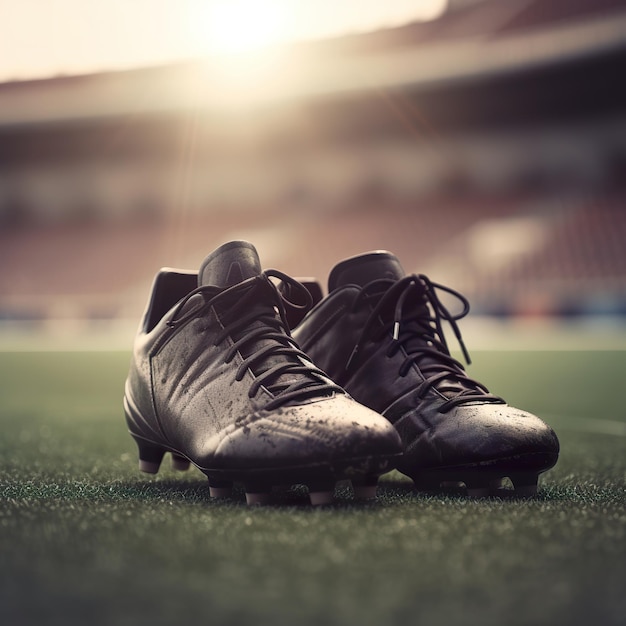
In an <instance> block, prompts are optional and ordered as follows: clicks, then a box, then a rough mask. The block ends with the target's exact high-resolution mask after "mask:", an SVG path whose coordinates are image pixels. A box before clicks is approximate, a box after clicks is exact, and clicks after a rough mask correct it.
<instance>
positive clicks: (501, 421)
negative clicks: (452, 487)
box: [398, 404, 559, 470]
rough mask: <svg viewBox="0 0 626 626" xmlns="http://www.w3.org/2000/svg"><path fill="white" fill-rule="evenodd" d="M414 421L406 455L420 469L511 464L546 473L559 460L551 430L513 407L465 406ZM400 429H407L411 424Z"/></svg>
mask: <svg viewBox="0 0 626 626" xmlns="http://www.w3.org/2000/svg"><path fill="white" fill-rule="evenodd" d="M410 417H412V418H413V419H411V421H410V423H411V428H413V429H414V433H413V437H412V438H411V441H410V442H406V435H407V433H406V432H405V436H404V437H403V438H404V439H405V443H408V445H407V456H409V457H411V458H412V459H413V460H414V461H416V462H417V463H419V464H420V465H449V466H452V465H461V464H470V463H471V464H477V463H489V462H494V461H499V460H502V461H505V460H506V461H508V462H509V463H510V464H511V465H512V466H515V465H516V464H517V465H519V466H520V467H522V466H524V467H528V466H529V465H530V466H533V465H536V469H538V470H542V469H548V468H549V467H551V466H552V465H554V463H555V462H556V459H557V458H558V453H559V441H558V438H557V436H556V434H555V432H554V431H553V430H552V428H550V427H549V426H548V425H547V424H546V423H545V422H543V420H541V419H540V418H539V417H537V416H536V415H533V414H531V413H528V412H526V411H522V410H520V409H516V408H514V407H511V406H509V405H502V404H477V405H462V406H459V407H456V408H455V409H453V410H452V411H450V412H448V413H437V412H435V411H433V412H432V413H430V414H429V415H426V416H424V415H421V416H416V415H413V416H410ZM420 421H421V424H420V423H419V422H420ZM398 426H399V429H402V428H403V427H404V428H405V429H406V426H407V423H406V422H405V424H398ZM409 430H410V429H409ZM409 436H410V435H409Z"/></svg>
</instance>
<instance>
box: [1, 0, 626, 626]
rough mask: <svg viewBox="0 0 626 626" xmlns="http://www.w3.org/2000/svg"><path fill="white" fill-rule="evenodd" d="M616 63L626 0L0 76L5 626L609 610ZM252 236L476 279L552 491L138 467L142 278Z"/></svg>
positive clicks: (586, 617)
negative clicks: (372, 487) (258, 484)
mask: <svg viewBox="0 0 626 626" xmlns="http://www.w3.org/2000/svg"><path fill="white" fill-rule="evenodd" d="M149 1H150V0H146V2H149ZM190 1H191V0H190ZM62 4H63V3H62V2H60V1H59V2H57V3H55V11H56V10H57V7H58V6H61V5H62ZM140 4H141V3H139V0H137V1H136V3H134V4H133V6H134V7H135V8H136V7H137V6H138V5H140ZM155 4H159V5H160V6H164V5H165V4H166V3H156V2H155ZM182 4H183V3H180V6H182ZM187 4H188V3H187ZM198 4H201V3H200V2H199V3H198ZM302 4H303V5H304V4H306V3H304V2H303V3H302ZM100 5H102V6H104V3H96V2H93V3H84V4H83V3H79V2H76V3H75V4H74V5H73V6H74V7H79V6H80V7H83V6H88V8H89V9H93V7H95V6H100ZM121 5H122V3H121V2H120V3H118V5H116V6H118V7H119V6H121ZM416 5H417V3H416ZM13 6H17V5H11V7H12V8H13ZM41 6H43V3H41V4H40V3H37V2H33V3H32V6H31V11H33V13H37V11H38V10H39V9H40V7H41ZM64 6H67V3H66V4H65V5H64ZM106 6H107V9H106V10H108V7H109V4H108V3H107V5H106ZM128 6H131V3H128ZM141 6H146V5H145V4H141ZM178 6H179V4H178V3H177V7H178ZM250 6H252V3H250ZM285 6H287V4H285ZM289 6H291V5H289ZM298 6H300V5H298ZM337 6H340V3H337ZM368 6H370V7H371V6H373V4H370V5H368ZM32 7H35V9H33V8H32ZM5 8H6V5H5V6H3V5H2V4H0V18H2V16H3V10H4V11H5V15H6V10H5ZM317 8H318V3H315V9H316V10H317ZM124 10H125V8H124ZM72 17H73V18H74V19H76V16H72ZM62 19H63V18H62V17H59V21H62ZM68 19H69V18H68ZM242 19H244V18H243V17H242ZM131 21H132V20H131ZM8 22H10V20H8ZM8 22H7V23H8ZM55 26H57V25H51V29H53V28H54V27H55ZM97 26H100V24H97ZM125 26H126V25H125ZM135 26H136V25H135V24H132V23H131V24H130V26H129V28H131V30H132V29H133V28H134V27H135ZM79 28H82V24H79ZM103 28H104V27H103ZM105 35H106V36H107V37H111V38H112V39H113V40H114V39H115V33H109V32H108V31H106V32H105ZM57 36H58V35H57ZM3 41H4V40H3V39H1V38H0V61H2V59H3V57H2V54H3V53H2V44H3ZM5 49H6V46H5ZM0 66H1V63H0ZM625 76H626V0H551V1H550V2H541V1H540V0H449V2H448V4H447V9H446V10H445V11H443V12H442V13H441V15H439V17H437V18H435V19H432V20H431V21H423V22H414V23H408V24H405V25H401V26H394V27H391V26H390V27H386V28H379V29H378V30H374V31H371V32H362V33H359V34H352V35H345V36H341V37H339V36H337V37H333V38H326V39H318V40H311V41H302V42H300V43H291V44H289V45H286V44H285V45H281V46H276V47H274V48H270V49H267V50H266V51H265V52H263V53H261V52H260V51H255V52H253V53H248V54H238V55H234V56H230V57H228V59H226V58H225V57H221V56H215V55H214V56H210V57H207V58H203V59H191V60H188V61H184V62H183V61H177V62H173V61H172V62H171V63H169V64H167V65H153V66H149V67H146V66H142V67H139V68H135V69H124V70H122V69H117V70H115V71H113V70H111V71H99V72H97V73H87V74H80V75H78V74H72V75H67V76H57V77H52V78H50V77H48V78H38V79H34V78H29V79H28V80H26V79H22V80H11V81H8V80H7V81H6V82H4V83H0V380H1V381H2V383H1V385H0V390H1V393H0V416H1V422H2V437H0V554H1V555H2V564H3V565H2V567H0V623H3V624H4V623H6V624H11V625H16V626H21V625H22V624H24V625H30V624H37V625H38V626H42V625H44V624H51V625H52V624H55V625H56V624H63V625H64V626H67V625H73V624H81V625H82V624H84V623H85V622H88V623H89V624H91V625H92V626H100V625H102V626H110V625H111V624H115V625H116V626H117V625H120V626H125V625H129V626H137V625H138V624H149V625H150V626H170V625H171V624H174V623H176V624H177V623H203V622H207V621H208V622H209V623H211V624H229V625H233V626H235V625H239V624H255V625H256V624H261V625H263V624H272V626H283V625H284V626H287V625H289V626H292V625H293V624H299V625H300V626H319V624H326V625H328V626H352V624H359V625H361V626H380V624H388V625H390V626H396V625H398V626H400V625H402V626H404V625H406V624H410V623H425V624H429V625H433V626H439V625H442V626H443V625H445V626H450V625H451V624H453V625H456V626H461V625H468V626H474V625H475V624H482V625H483V626H502V625H503V624H507V625H511V626H534V625H536V626H541V625H543V624H568V626H571V625H575V626H579V625H580V626H588V625H589V624H603V625H607V626H613V625H615V626H617V625H618V624H619V625H620V626H621V625H622V624H623V622H624V615H625V614H626V602H625V598H626V593H625V589H624V581H625V580H626V559H624V558H623V557H624V554H626V507H625V503H626V466H625V463H626V445H625V444H626V439H625V437H624V435H626V413H625V411H624V405H623V400H622V398H621V395H620V393H619V389H620V388H621V385H622V384H623V375H624V371H625V370H626V332H625V331H626V245H625V244H626V90H625V89H624V87H623V83H624V77H625ZM236 238H242V239H248V240H249V241H251V242H253V243H254V244H255V245H256V246H257V248H258V249H259V252H260V255H261V259H262V261H263V263H264V264H265V265H266V267H268V268H269V267H274V268H277V269H280V270H282V271H284V272H287V273H290V274H292V275H295V276H301V277H304V276H316V277H318V278H320V279H321V280H323V281H325V279H326V276H327V275H328V272H329V270H330V269H331V268H332V267H333V266H334V264H335V263H336V262H337V261H339V260H341V259H343V258H345V257H347V256H350V255H354V254H359V253H361V252H364V251H368V250H372V249H388V250H391V251H393V252H394V253H396V254H397V255H398V256H399V257H400V259H401V261H402V263H403V265H404V267H405V269H406V270H407V271H409V272H420V273H425V274H428V275H429V276H430V278H431V279H432V280H434V281H436V282H439V283H443V284H446V285H448V286H450V287H452V288H454V289H456V290H458V291H460V292H461V293H463V294H465V295H466V296H467V297H468V298H469V299H470V302H471V304H472V314H471V315H470V318H469V319H467V320H464V321H463V322H462V323H461V325H460V326H461V330H462V332H463V335H464V339H465V342H466V344H467V346H468V348H469V350H470V352H471V353H472V356H473V357H474V364H473V365H472V368H471V370H470V372H469V373H470V375H471V376H473V377H474V376H475V377H476V378H477V379H478V380H480V381H481V382H484V383H485V384H487V385H488V386H489V388H490V389H492V390H493V391H494V392H495V393H498V394H500V395H502V396H503V397H505V398H506V399H507V400H508V401H509V402H510V403H511V404H513V405H515V406H519V407H521V408H524V409H527V410H529V411H531V412H534V413H536V414H537V415H539V416H541V417H542V418H544V419H545V420H546V421H547V422H548V423H550V424H551V425H552V426H553V427H554V428H555V430H556V432H557V433H558V436H559V439H560V441H561V446H562V449H561V455H560V458H559V462H558V464H557V466H556V467H555V468H554V469H553V470H551V471H549V472H547V473H546V475H545V476H543V477H542V478H541V484H540V487H541V488H540V491H539V493H538V495H537V497H535V498H532V499H529V500H516V499H514V498H511V497H509V496H507V494H506V493H505V492H503V493H502V494H500V495H501V497H494V498H488V499H487V498H486V499H480V500H472V499H468V498H466V497H465V496H464V495H463V493H454V492H452V493H449V494H424V493H417V492H415V491H414V490H413V489H412V484H411V483H410V481H408V480H407V479H406V478H405V477H403V476H402V475H400V474H399V473H397V472H391V473H390V474H388V475H386V476H385V477H383V479H382V480H381V485H380V489H379V497H378V500H377V502H376V503H372V504H362V503H354V501H353V497H352V493H351V491H350V490H348V489H345V488H342V487H339V488H338V489H337V504H336V505H335V506H333V507H330V508H312V507H310V506H308V504H307V503H308V498H307V495H306V493H305V491H303V490H301V489H299V488H297V487H296V488H295V489H293V490H289V491H286V492H284V493H282V492H281V493H280V494H277V495H276V497H277V498H278V500H277V502H276V504H277V505H276V506H272V507H265V508H260V509H252V508H249V507H247V506H246V505H245V499H244V497H243V492H241V493H240V494H239V498H237V497H236V498H233V499H231V500H214V499H211V498H210V497H209V494H208V484H207V481H206V479H205V477H204V476H202V475H201V474H200V473H199V472H198V471H196V470H193V469H192V470H191V471H190V472H189V473H187V474H185V475H181V474H180V473H178V472H176V473H175V472H174V471H173V470H172V469H170V468H168V467H164V468H163V469H162V471H161V472H160V473H159V475H157V476H156V477H152V478H149V477H147V476H145V475H143V474H140V473H139V472H138V471H137V469H136V464H137V457H136V454H137V452H136V449H135V446H134V444H133V441H132V439H131V438H130V437H129V436H128V433H127V432H126V428H125V424H124V420H123V417H122V406H121V397H122V393H123V384H124V378H125V376H126V373H127V371H128V370H127V363H128V357H129V354H130V351H131V344H132V337H133V334H134V331H135V328H136V326H137V324H138V321H139V317H140V315H141V312H142V310H143V307H144V305H145V300H146V297H147V295H148V291H149V287H150V283H151V281H152V279H153V276H154V274H155V273H156V272H157V271H158V269H159V268H160V267H162V266H173V267H182V268H189V269H193V268H197V267H198V265H199V264H200V262H201V261H202V259H203V258H204V257H205V255H206V254H208V253H209V252H211V251H212V250H214V249H215V248H216V247H217V246H219V245H220V244H222V243H224V242H225V241H228V240H231V239H236ZM526 349H530V350H531V351H529V352H524V351H525V350H526ZM535 350H541V352H536V351H535ZM564 350H568V352H565V351H564ZM620 554H621V555H622V557H620V556H619V555H620Z"/></svg>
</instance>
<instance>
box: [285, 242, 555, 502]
mask: <svg viewBox="0 0 626 626" xmlns="http://www.w3.org/2000/svg"><path fill="white" fill-rule="evenodd" d="M328 287H329V295H328V296H326V297H325V298H324V299H323V300H321V302H319V303H318V304H317V305H316V306H315V307H314V308H313V309H312V310H311V311H310V312H309V313H308V315H307V316H306V317H305V318H304V319H303V321H302V322H301V323H300V324H299V326H298V327H297V328H296V329H295V331H294V337H295V339H296V341H297V342H298V344H299V345H300V346H301V348H302V349H303V350H304V351H305V352H306V353H307V354H308V355H309V356H310V357H311V359H312V360H313V361H314V362H315V363H316V364H317V365H318V366H319V367H320V368H321V369H322V370H324V371H325V372H326V373H327V374H328V375H329V376H330V377H331V378H332V379H333V380H334V381H335V382H336V383H337V384H339V385H341V386H342V387H343V388H344V389H346V391H347V392H348V393H349V394H350V395H351V396H352V397H353V398H354V399H355V400H357V401H358V402H360V403H362V404H364V405H366V406H368V407H370V408H372V409H374V410H375V411H377V412H379V413H381V414H382V415H384V416H385V417H386V418H387V419H388V420H389V421H390V422H391V423H392V424H393V425H394V426H395V428H396V430H397V431H398V433H399V434H400V436H401V438H402V441H403V444H404V448H405V450H404V455H403V457H402V460H401V461H400V463H399V465H398V469H399V470H400V471H401V472H402V473H404V474H406V475H407V476H409V477H411V478H412V479H413V481H414V482H415V485H416V487H417V488H418V489H420V490H439V489H440V488H446V487H455V488H458V487H463V486H465V488H466V489H467V493H468V494H469V495H470V496H484V495H489V494H490V493H502V492H501V491H499V488H500V487H501V485H502V482H503V479H505V478H509V479H510V481H511V482H512V483H513V487H514V493H515V495H518V496H519V495H523V496H526V495H533V494H535V493H536V491H537V480H538V477H539V474H541V473H542V472H545V471H546V470H548V469H550V468H551V467H553V466H554V464H555V463H556V461H557V458H558V453H559V442H558V439H557V437H556V435H555V433H554V432H553V431H552V429H551V428H550V427H549V426H547V425H546V424H545V423H544V422H543V421H541V420H540V419H539V418H538V417H536V416H534V415H531V414H530V413H527V412H525V411H520V410H519V409H516V408H514V407H511V406H509V405H507V404H506V403H505V401H504V400H503V399H502V398H500V397H498V396H495V395H493V394H491V393H489V391H488V390H487V388H486V387H485V386H484V385H482V384H480V383H479V382H477V381H475V380H472V379H471V378H469V377H468V376H467V374H466V372H465V370H464V368H463V366H462V365H461V364H460V363H459V362H458V361H457V360H455V359H454V358H452V356H451V355H450V351H449V349H448V345H447V343H446V339H445V337H444V332H443V328H442V322H443V321H447V322H449V323H450V325H451V326H452V329H453V331H454V334H455V335H456V337H457V339H458V341H459V344H460V346H461V348H462V350H463V353H464V356H465V358H466V361H467V362H468V363H469V362H470V360H469V356H468V354H467V350H466V349H465V346H464V344H463V341H462V339H461V334H460V332H459V329H458V327H457V324H456V321H457V320H458V319H460V318H461V317H464V316H465V315H466V314H467V313H468V311H469V304H468V302H467V300H466V299H465V298H464V297H463V296H462V295H461V294H459V293H457V292H456V291H454V290H452V289H449V288H447V287H443V286H442V285H438V284H436V283H433V282H431V281H430V280H429V279H428V278H427V277H426V276H423V275H410V276H406V275H405V272H404V270H403V269H402V267H401V265H400V262H399V261H398V259H397V258H396V257H395V256H394V255H392V254H390V253H388V252H372V253H368V254H364V255H361V256H357V257H353V258H350V259H348V260H346V261H343V262H342V263H340V264H338V265H337V266H336V267H335V268H334V269H333V270H332V272H331V274H330V277H329V285H328ZM438 291H444V292H447V293H448V294H450V295H452V296H455V297H456V298H458V299H459V300H460V302H461V303H462V305H463V311H462V312H461V313H460V314H458V315H452V314H451V313H450V312H449V311H448V310H447V309H446V307H445V306H444V305H443V304H442V302H441V300H440V299H439V296H438V293H437V292H438ZM461 483H463V484H462V485H461Z"/></svg>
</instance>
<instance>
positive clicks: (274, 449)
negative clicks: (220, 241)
mask: <svg viewBox="0 0 626 626" xmlns="http://www.w3.org/2000/svg"><path fill="white" fill-rule="evenodd" d="M442 292H447V293H448V295H449V296H454V297H456V298H457V299H458V301H459V302H460V303H461V305H462V309H463V310H462V311H461V312H460V313H459V314H452V313H451V312H450V311H449V310H448V308H446V306H444V303H443V302H442V301H441V299H440V294H441V293H442ZM468 310H469V305H468V302H467V300H466V299H465V298H464V297H463V296H461V294H459V293H457V292H455V291H454V290H452V289H449V288H447V287H444V286H442V285H438V284H436V283H433V282H432V281H431V280H430V279H428V278H427V277H426V276H424V275H415V274H412V275H405V272H404V270H403V269H402V267H401V265H400V262H399V261H398V259H397V258H396V257H395V256H394V255H392V254H390V253H388V252H381V251H377V252H370V253H367V254H363V255H360V256H357V257H353V258H350V259H347V260H345V261H343V262H341V263H339V264H338V265H337V266H335V268H334V269H333V270H332V272H331V273H330V276H329V281H328V295H327V296H326V297H323V295H322V288H321V286H320V285H319V284H318V283H317V282H315V281H313V280H307V281H303V282H298V281H296V280H294V279H293V278H290V277H289V276H287V275H285V274H283V273H281V272H278V271H276V270H266V271H264V270H263V269H262V267H261V263H260V261H259V257H258V254H257V252H256V250H255V248H254V246H253V245H252V244H250V243H247V242H244V241H234V242H230V243H227V244H225V245H223V246H221V247H220V248H218V249H217V250H216V251H215V252H213V253H212V254H210V255H209V256H208V257H207V258H206V259H205V260H204V262H203V263H202V265H201V267H200V270H199V271H198V272H190V271H181V270H174V269H168V268H166V269H162V270H161V271H160V272H159V273H158V274H157V276H156V278H155V281H154V284H153V288H152V293H151V295H150V299H149V302H148V306H147V308H146V311H145V314H144V317H143V320H142V322H141V326H140V328H139V332H138V334H137V337H136V340H135V346H134V352H133V358H132V362H131V366H130V372H129V375H128V379H127V381H126V388H125V395H124V410H125V413H126V418H127V423H128V427H129V430H130V434H131V435H132V437H133V438H134V440H135V441H136V443H137V447H138V450H139V467H140V469H141V470H143V471H144V472H148V473H156V472H157V471H158V470H159V467H160V464H161V461H162V459H163V457H164V455H165V454H166V453H168V452H169V453H170V454H171V456H172V464H173V467H174V468H175V469H178V470H185V469H187V468H188V467H189V465H190V463H193V464H194V465H195V466H196V467H198V468H199V469H200V470H201V471H202V472H204V474H206V476H207V477H208V480H209V489H210V494H211V496H212V497H228V496H230V495H231V490H232V487H233V484H234V483H243V486H244V489H245V492H246V500H247V502H248V503H249V504H253V503H259V504H261V503H265V502H268V501H270V498H271V492H272V489H273V488H275V487H279V486H285V485H286V486H290V485H296V484H303V485H306V486H307V487H308V491H309V496H310V500H311V503H312V504H326V503H329V502H332V500H333V493H334V489H335V486H336V483H337V482H338V481H346V480H347V481H350V482H351V483H352V488H353V491H354V495H355V497H356V498H364V499H369V498H373V497H375V495H376V488H377V483H378V478H379V476H380V475H381V474H383V473H386V472H388V471H390V470H391V469H394V468H397V469H398V470H399V471H400V472H402V473H403V474H405V475H406V476H409V477H410V478H412V479H413V481H414V483H415V486H416V487H417V488H418V489H419V490H439V489H445V488H447V487H450V486H452V487H455V488H457V489H458V488H465V489H466V490H467V493H468V494H469V495H470V496H484V495H489V494H490V493H493V492H497V491H498V490H499V489H500V488H501V485H502V481H503V480H504V479H506V478H508V479H509V480H510V481H511V482H512V485H513V488H514V493H515V494H516V495H532V494H534V493H536V490H537V481H538V477H539V475H540V474H541V473H542V472H544V471H546V470H548V469H550V468H551V467H552V466H553V465H554V464H555V463H556V461H557V458H558V453H559V443H558V440H557V437H556V435H555V433H554V432H553V431H552V429H551V428H550V427H549V426H547V425H546V424H545V423H544V422H543V421H542V420H540V419H539V418H538V417H536V416H534V415H531V414H530V413H527V412H524V411H520V410H518V409H516V408H513V407H511V406H509V405H507V404H506V403H505V401H504V400H503V399H502V398H500V397H498V396H496V395H493V394H491V393H489V391H488V390H487V388H486V387H485V386H484V385H482V384H481V383H479V382H477V381H475V380H473V379H472V378H470V377H469V376H468V375H467V374H466V372H465V370H464V368H463V366H462V365H461V363H460V362H458V361H457V360H456V359H454V358H453V357H452V356H451V353H450V349H449V347H448V344H447V341H446V338H445V335H444V329H443V326H442V324H443V323H444V322H448V323H449V324H450V326H451V328H452V330H453V332H454V334H455V336H456V337H457V339H458V341H459V343H460V346H461V348H462V350H463V353H464V355H465V358H466V360H467V361H468V362H469V357H468V355H467V351H466V349H465V347H464V345H463V342H462V338H461V334H460V332H459V330H458V327H457V324H456V321H457V320H458V319H460V318H461V317H463V316H464V315H466V314H467V312H468Z"/></svg>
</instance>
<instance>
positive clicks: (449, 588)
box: [0, 351, 626, 626]
mask: <svg viewBox="0 0 626 626" xmlns="http://www.w3.org/2000/svg"><path fill="white" fill-rule="evenodd" d="M473 356H474V358H475V364H474V365H473V366H472V368H471V369H470V373H471V374H472V375H474V376H476V377H477V378H479V379H480V380H482V381H484V382H486V383H487V384H488V386H489V387H490V388H491V389H492V390H493V391H495V392H497V393H500V394H501V395H504V396H505V397H506V398H507V399H508V400H509V401H510V402H511V403H512V404H516V405H518V406H520V407H523V408H526V409H529V410H532V411H535V412H537V413H538V414H539V415H542V416H544V418H545V419H546V420H547V421H549V422H550V423H552V425H553V426H554V427H555V429H556V430H557V432H558V434H559V437H560V439H561V444H562V454H561V459H560V461H559V463H558V465H557V466H556V468H555V469H553V470H552V471H550V472H549V473H547V474H545V475H544V477H543V478H542V481H541V490H540V493H539V495H538V496H537V497H536V498H534V499H532V500H528V501H518V500H513V499H506V498H493V499H489V500H479V501H475V500H468V499H467V498H465V497H464V496H462V495H460V494H452V495H446V496H442V495H438V496H424V495H418V494H416V493H414V492H413V491H412V489H411V485H410V483H409V482H407V480H406V479H404V478H403V477H402V476H401V475H399V474H390V475H388V476H387V477H385V478H384V479H383V482H382V484H381V488H380V497H379V499H378V501H377V502H376V503H374V504H359V503H355V502H354V501H353V500H352V496H351V494H350V492H349V491H347V490H343V491H342V490H340V491H339V494H338V495H339V497H338V501H337V504H336V505H334V506H332V507H329V508H323V509H313V508H311V507H310V506H309V505H308V504H307V498H306V494H305V493H304V492H303V491H298V490H297V489H296V490H292V491H290V492H287V493H285V494H281V495H279V496H278V502H279V504H278V505H277V506H274V507H266V508H248V507H247V506H246V505H245V503H244V496H243V493H239V494H238V497H237V498H234V499H233V500H229V501H224V502H216V501H211V500H210V499H209V497H208V486H207V483H206V480H205V479H204V477H203V475H202V474H200V473H199V472H197V471H196V470H192V471H191V472H189V473H187V474H180V473H175V472H173V471H172V470H170V469H169V468H167V467H166V468H165V471H163V470H162V471H161V473H160V474H158V476H157V477H156V478H151V477H149V476H146V475H144V474H140V473H139V472H138V471H137V470H136V452H135V449H134V444H133V442H132V440H131V439H130V437H129V436H128V434H127V433H126V431H125V425H124V422H123V417H122V413H121V395H122V386H123V380H124V376H125V373H126V364H127V362H128V358H129V356H128V354H126V353H121V352H110V353H107V352H101V353H52V352H51V353H40V354H38V353H4V354H0V380H1V381H2V382H1V383H0V388H1V394H0V424H1V427H2V436H1V437H0V623H1V624H7V625H9V624H10V625H13V624H37V625H41V624H63V625H73V624H81V625H82V624H85V623H88V624H92V625H100V624H115V625H116V626H117V625H119V626H123V625H126V624H128V625H129V626H130V625H138V624H150V625H152V626H157V625H165V624H183V623H207V624H255V625H256V624H271V625H276V626H280V625H282V624H285V625H287V624H289V625H294V624H297V625H304V626H308V625H313V624H316V625H317V624H320V625H322V624H328V625H330V626H332V625H339V624H341V625H344V624H350V625H352V624H354V625H362V626H369V625H372V626H374V625H376V626H378V625H395V624H398V625H400V624H402V625H404V624H416V623H420V624H428V625H439V624H441V625H444V624H446V625H454V624H481V625H485V626H488V625H491V624H494V625H496V624H497V625H516V624H520V625H522V624H523V625H532V624H574V625H576V624H581V625H582V624H585V625H587V624H590V623H594V624H608V625H611V624H623V623H624V616H625V615H626V582H625V581H626V507H625V504H626V436H625V434H626V411H625V409H624V408H623V406H624V404H623V397H622V396H621V386H622V384H623V378H624V372H626V353H625V352H619V351H616V352H602V353H600V352H566V353H562V352H561V353H559V352H545V353H539V352H523V353H489V352H482V353H477V354H475V355H473Z"/></svg>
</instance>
